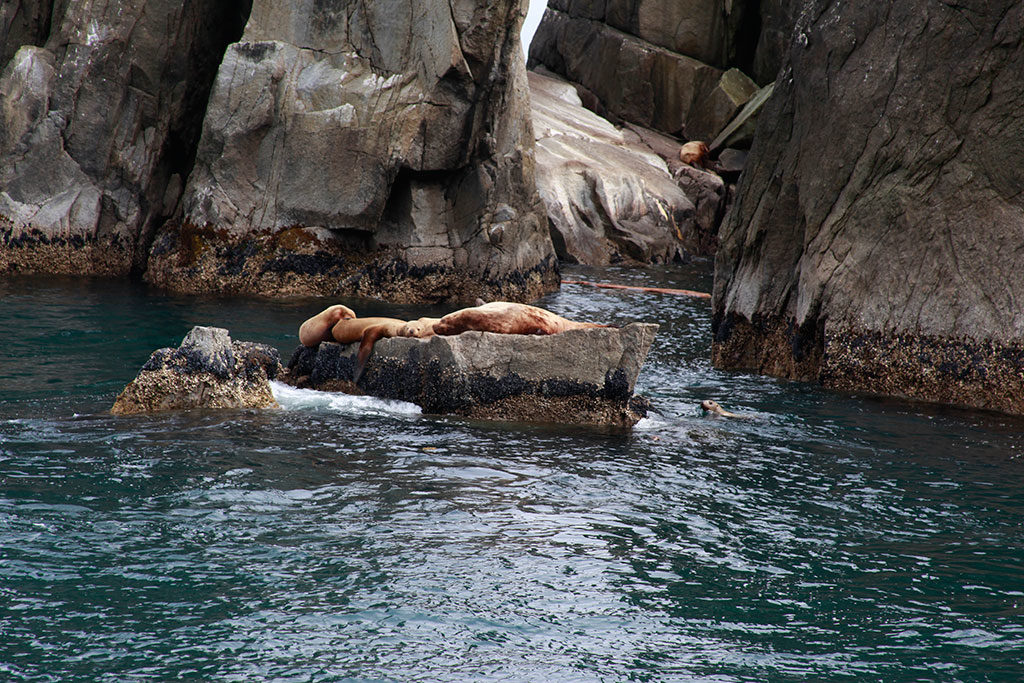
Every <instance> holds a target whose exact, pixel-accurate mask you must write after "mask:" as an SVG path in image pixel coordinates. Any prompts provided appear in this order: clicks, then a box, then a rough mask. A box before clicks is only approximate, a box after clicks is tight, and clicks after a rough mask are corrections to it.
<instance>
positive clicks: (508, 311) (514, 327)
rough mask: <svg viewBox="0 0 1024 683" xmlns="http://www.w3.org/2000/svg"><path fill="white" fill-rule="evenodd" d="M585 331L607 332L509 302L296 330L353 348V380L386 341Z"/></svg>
mask: <svg viewBox="0 0 1024 683" xmlns="http://www.w3.org/2000/svg"><path fill="white" fill-rule="evenodd" d="M591 327H612V325H601V324H599V323H581V322H576V321H575V320H569V319H568V318H563V317H562V316H560V315H556V314H555V313H552V312H551V311H547V310H545V309H543V308H538V307H537V306H530V305H527V304H517V303H512V302H510V301H492V302H490V303H484V302H483V301H481V300H479V299H478V300H477V305H476V306H471V307H469V308H461V309H459V310H457V311H454V312H452V313H449V314H448V315H446V316H444V317H441V318H418V319H416V320H400V319H399V318H381V317H370V318H360V317H358V316H356V313H355V311H353V310H352V309H351V308H349V307H348V306H343V305H341V304H337V305H334V306H329V307H328V308H325V309H324V310H323V311H321V312H319V313H317V314H316V315H314V316H313V317H312V318H310V319H309V320H307V321H306V322H304V323H302V325H300V326H299V342H301V343H302V345H303V346H309V347H317V346H319V345H320V342H325V341H327V342H338V343H340V344H352V343H354V342H359V352H358V354H357V355H356V377H358V376H359V375H361V374H362V371H363V368H364V367H365V366H366V361H367V359H368V358H369V357H370V353H371V352H372V351H373V345H374V344H376V343H377V340H378V339H382V338H387V337H415V338H418V339H423V338H426V337H431V336H433V335H435V334H439V335H456V334H461V333H462V332H468V331H470V330H476V331H479V332H498V333H500V334H558V333H559V332H565V331H566V330H579V329H586V328H591ZM701 408H702V409H703V410H704V412H705V413H707V414H710V415H715V416H720V417H731V418H745V417H749V416H748V415H744V414H738V413H732V412H729V411H727V410H725V409H724V408H722V406H720V405H718V403H716V402H715V401H712V400H704V401H701Z"/></svg>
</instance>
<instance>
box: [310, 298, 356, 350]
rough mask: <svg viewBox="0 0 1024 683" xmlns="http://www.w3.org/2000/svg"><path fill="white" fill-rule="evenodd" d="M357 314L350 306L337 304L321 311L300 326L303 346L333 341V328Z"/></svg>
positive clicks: (314, 345)
mask: <svg viewBox="0 0 1024 683" xmlns="http://www.w3.org/2000/svg"><path fill="white" fill-rule="evenodd" d="M355 317H356V314H355V311H353V310H352V309H351V308H349V307H348V306H342V305H341V304H336V305H334V306H330V307H328V308H325V309H324V310H322V311H320V312H319V313H317V314H316V315H314V316H313V317H312V318H310V319H309V320H307V321H306V322H304V323H302V324H301V325H300V326H299V343H301V344H302V345H303V346H309V347H316V346H319V345H320V342H324V341H333V340H334V337H333V336H332V335H331V330H332V329H333V328H334V326H335V325H337V324H338V322H339V321H341V320H347V319H350V318H355Z"/></svg>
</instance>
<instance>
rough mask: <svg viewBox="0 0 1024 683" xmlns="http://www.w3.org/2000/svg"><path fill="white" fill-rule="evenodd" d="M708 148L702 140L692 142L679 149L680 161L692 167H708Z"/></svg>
mask: <svg viewBox="0 0 1024 683" xmlns="http://www.w3.org/2000/svg"><path fill="white" fill-rule="evenodd" d="M708 153H709V150H708V146H707V145H706V144H705V143H703V142H701V141H700V140H691V141H690V142H687V143H686V144H685V145H683V146H682V147H680V148H679V160H680V161H681V162H683V163H684V164H690V166H699V167H700V168H705V167H706V166H707V158H708Z"/></svg>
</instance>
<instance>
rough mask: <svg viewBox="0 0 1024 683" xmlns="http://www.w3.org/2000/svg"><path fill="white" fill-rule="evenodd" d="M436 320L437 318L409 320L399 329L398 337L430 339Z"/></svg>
mask: <svg viewBox="0 0 1024 683" xmlns="http://www.w3.org/2000/svg"><path fill="white" fill-rule="evenodd" d="M438 320H439V319H438V318H419V319H418V320H410V321H409V322H407V323H406V324H404V325H402V327H401V328H399V330H398V336H399V337H416V338H417V339H422V338H424V337H431V336H433V335H434V323H436V322H437V321H438Z"/></svg>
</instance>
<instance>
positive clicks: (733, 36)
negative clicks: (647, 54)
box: [548, 0, 757, 68]
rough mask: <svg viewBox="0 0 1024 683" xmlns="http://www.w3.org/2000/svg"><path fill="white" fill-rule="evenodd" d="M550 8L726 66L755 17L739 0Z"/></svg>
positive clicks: (561, 0) (581, 0)
mask: <svg viewBox="0 0 1024 683" xmlns="http://www.w3.org/2000/svg"><path fill="white" fill-rule="evenodd" d="M548 7H549V8H550V9H553V10H557V11H560V12H563V13H565V14H567V15H569V16H571V17H574V18H580V19H588V20H592V21H598V22H602V23H605V24H607V25H608V26H611V27H612V28H615V29H618V30H620V31H623V32H625V33H629V34H631V35H634V36H636V37H638V38H641V39H643V40H645V41H647V42H649V43H652V44H654V45H657V46H659V47H663V48H665V49H667V50H671V51H672V52H676V53H679V54H681V55H687V56H689V57H693V58H694V59H697V60H700V61H702V62H705V63H707V64H713V65H715V66H718V67H723V68H724V67H726V66H727V65H731V64H732V63H733V62H734V61H735V56H736V52H737V39H738V35H737V34H738V32H739V30H740V27H741V25H742V23H743V21H744V19H746V18H754V17H756V14H757V13H756V11H750V10H748V8H747V3H745V2H741V1H736V0H597V1H595V0H552V1H550V2H548ZM755 10H756V8H755Z"/></svg>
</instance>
